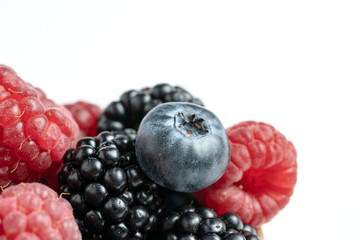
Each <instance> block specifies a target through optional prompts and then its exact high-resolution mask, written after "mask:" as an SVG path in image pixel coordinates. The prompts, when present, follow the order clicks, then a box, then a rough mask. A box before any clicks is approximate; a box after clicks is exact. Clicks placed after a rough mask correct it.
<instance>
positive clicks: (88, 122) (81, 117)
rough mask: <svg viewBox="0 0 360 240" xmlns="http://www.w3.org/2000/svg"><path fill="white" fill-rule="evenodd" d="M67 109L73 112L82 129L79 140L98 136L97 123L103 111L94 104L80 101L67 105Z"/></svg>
mask: <svg viewBox="0 0 360 240" xmlns="http://www.w3.org/2000/svg"><path fill="white" fill-rule="evenodd" d="M65 107H66V108H67V109H68V110H69V111H70V112H71V114H72V115H73V117H74V119H75V121H76V122H77V123H78V125H79V128H80V135H79V139H81V138H83V137H95V136H96V135H97V122H98V117H99V115H100V113H101V112H102V111H101V109H100V108H99V107H98V106H97V105H95V104H92V103H89V102H85V101H78V102H75V103H71V104H66V105H65Z"/></svg>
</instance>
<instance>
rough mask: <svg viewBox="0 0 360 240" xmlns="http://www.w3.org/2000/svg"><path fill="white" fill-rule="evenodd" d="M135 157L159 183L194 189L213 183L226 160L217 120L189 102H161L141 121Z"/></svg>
mask: <svg viewBox="0 0 360 240" xmlns="http://www.w3.org/2000/svg"><path fill="white" fill-rule="evenodd" d="M135 149H136V156H137V160H138V162H139V165H140V166H141V168H142V169H143V170H144V172H145V174H146V175H147V176H148V177H149V178H150V179H152V180H153V181H154V182H156V183H158V184H159V185H161V186H163V187H166V188H169V189H171V190H175V191H179V192H195V191H198V190H201V189H203V188H205V187H207V186H209V185H211V184H212V183H214V182H216V181H217V180H218V179H219V178H220V177H221V176H222V175H223V173H224V172H225V170H226V168H227V166H228V164H229V161H230V147H229V142H228V138H227V135H226V132H225V129H224V127H223V125H222V123H221V122H220V120H219V119H218V118H217V117H216V116H215V114H213V113H212V112H210V111H209V110H208V109H206V108H204V107H201V106H199V105H195V104H191V103H164V104H161V105H159V106H157V107H155V108H154V109H152V110H151V111H150V112H149V113H148V114H147V115H146V116H145V117H144V119H143V120H142V122H141V124H140V127H139V130H138V135H137V139H136V146H135Z"/></svg>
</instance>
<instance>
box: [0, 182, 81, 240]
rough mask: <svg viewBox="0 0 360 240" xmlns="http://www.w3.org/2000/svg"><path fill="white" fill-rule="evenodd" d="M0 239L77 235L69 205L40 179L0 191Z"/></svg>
mask: <svg viewBox="0 0 360 240" xmlns="http://www.w3.org/2000/svg"><path fill="white" fill-rule="evenodd" d="M0 239H9V240H12V239H15V240H19V239H24V240H31V239H37V240H40V239H44V240H45V239H54V240H61V239H68V240H78V239H81V233H80V231H79V228H78V226H77V224H76V222H75V219H74V216H73V213H72V208H71V205H70V204H69V202H68V201H66V200H65V199H62V198H58V195H57V193H56V192H54V191H53V190H52V189H50V188H49V187H47V186H45V185H43V184H41V183H21V184H18V185H14V186H11V187H8V188H6V189H5V190H4V191H3V192H2V194H1V195H0Z"/></svg>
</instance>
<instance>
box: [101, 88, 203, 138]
mask: <svg viewBox="0 0 360 240" xmlns="http://www.w3.org/2000/svg"><path fill="white" fill-rule="evenodd" d="M164 102H190V103H195V104H198V105H201V106H203V103H202V102H201V100H200V99H198V98H195V97H193V96H192V95H191V94H190V93H189V92H188V91H186V90H185V89H183V88H181V87H179V86H171V85H169V84H166V83H162V84H157V85H155V86H154V87H152V88H143V89H141V90H139V91H138V90H130V91H127V92H125V93H123V94H122V95H121V97H120V100H119V101H114V102H111V103H110V104H109V105H108V106H107V107H106V109H105V110H104V112H103V113H102V114H101V115H100V116H99V119H98V132H102V131H117V130H122V129H124V128H133V129H138V127H139V124H140V122H141V120H142V119H143V117H144V116H145V115H146V114H147V113H148V112H149V111H150V110H151V109H153V108H154V107H155V106H157V105H159V104H161V103H164Z"/></svg>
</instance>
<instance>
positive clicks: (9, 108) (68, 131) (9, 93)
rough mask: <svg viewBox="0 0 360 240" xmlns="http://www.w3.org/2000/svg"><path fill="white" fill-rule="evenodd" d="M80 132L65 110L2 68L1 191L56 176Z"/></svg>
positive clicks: (0, 105) (0, 95) (4, 67)
mask: <svg viewBox="0 0 360 240" xmlns="http://www.w3.org/2000/svg"><path fill="white" fill-rule="evenodd" d="M78 132H79V129H78V125H77V124H76V122H75V121H74V119H73V118H72V116H71V113H70V112H69V111H68V110H66V109H65V107H61V106H57V105H55V104H54V102H52V101H51V100H49V99H47V98H46V96H45V94H44V93H43V92H42V91H41V90H40V89H37V88H34V87H33V86H32V85H31V84H29V83H26V82H25V81H23V80H22V79H21V78H20V77H18V76H17V75H16V73H15V72H14V71H13V70H12V69H10V68H9V67H6V66H4V65H0V186H2V188H5V187H6V186H8V185H9V184H10V183H12V184H16V183H19V182H32V181H39V180H40V179H44V178H47V177H48V176H51V177H52V176H54V175H56V171H57V170H60V169H61V165H62V162H61V160H62V157H63V155H64V153H65V151H66V150H67V149H69V148H71V147H72V146H73V145H74V144H75V140H76V139H77V136H78ZM49 170H51V171H49ZM54 173H55V174H54Z"/></svg>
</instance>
